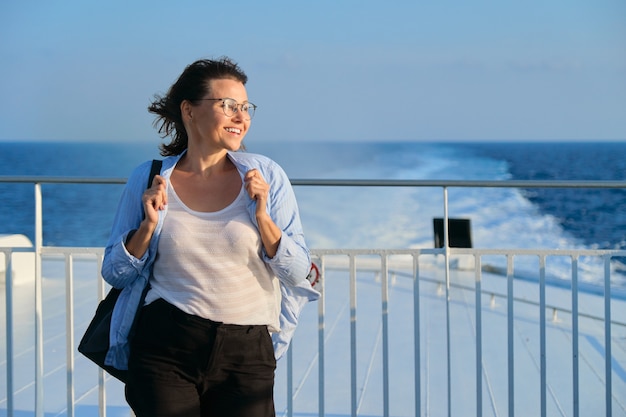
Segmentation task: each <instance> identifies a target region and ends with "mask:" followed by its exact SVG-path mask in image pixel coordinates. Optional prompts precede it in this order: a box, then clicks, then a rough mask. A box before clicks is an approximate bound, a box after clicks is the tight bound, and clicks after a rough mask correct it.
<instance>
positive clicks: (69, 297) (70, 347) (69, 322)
mask: <svg viewBox="0 0 626 417" xmlns="http://www.w3.org/2000/svg"><path fill="white" fill-rule="evenodd" d="M72 261H73V256H72V254H66V255H65V335H66V340H65V346H66V361H67V417H74V270H73V262H72Z"/></svg>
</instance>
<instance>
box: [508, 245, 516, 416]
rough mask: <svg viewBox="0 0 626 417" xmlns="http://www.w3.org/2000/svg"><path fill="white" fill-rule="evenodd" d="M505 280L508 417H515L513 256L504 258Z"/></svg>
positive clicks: (509, 255)
mask: <svg viewBox="0 0 626 417" xmlns="http://www.w3.org/2000/svg"><path fill="white" fill-rule="evenodd" d="M506 280H507V347H508V349H507V355H508V387H509V391H508V397H509V398H508V401H509V417H514V416H515V354H514V349H513V346H514V345H513V343H514V342H515V340H514V338H513V336H514V328H513V320H514V316H513V300H514V297H513V255H511V254H508V255H507V257H506Z"/></svg>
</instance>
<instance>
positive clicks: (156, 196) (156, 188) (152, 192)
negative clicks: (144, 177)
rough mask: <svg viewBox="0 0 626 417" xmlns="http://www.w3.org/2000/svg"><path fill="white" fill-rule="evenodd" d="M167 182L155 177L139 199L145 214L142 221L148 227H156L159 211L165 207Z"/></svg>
mask: <svg viewBox="0 0 626 417" xmlns="http://www.w3.org/2000/svg"><path fill="white" fill-rule="evenodd" d="M166 188H167V181H166V180H165V178H163V177H162V176H160V175H155V176H154V179H153V180H152V186H151V187H150V188H148V189H147V190H146V191H145V192H144V193H143V196H142V197H141V200H142V202H143V210H144V213H145V219H144V221H145V222H147V223H148V224H149V225H152V226H153V229H152V230H154V227H156V224H157V222H158V221H159V211H161V210H163V209H164V208H165V206H166V205H167V190H166Z"/></svg>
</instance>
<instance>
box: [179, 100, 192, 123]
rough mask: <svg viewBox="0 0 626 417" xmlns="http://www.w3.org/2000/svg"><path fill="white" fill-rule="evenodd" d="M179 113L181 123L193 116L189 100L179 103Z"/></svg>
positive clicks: (188, 120) (186, 121) (189, 120)
mask: <svg viewBox="0 0 626 417" xmlns="http://www.w3.org/2000/svg"><path fill="white" fill-rule="evenodd" d="M180 114H181V115H182V117H183V123H188V122H191V119H192V118H193V106H192V105H191V102H190V101H189V100H183V101H182V103H180Z"/></svg>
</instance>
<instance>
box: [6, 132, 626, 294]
mask: <svg viewBox="0 0 626 417" xmlns="http://www.w3.org/2000/svg"><path fill="white" fill-rule="evenodd" d="M246 147H247V151H248V152H255V153H261V154H265V155H267V156H269V157H271V158H272V159H274V160H275V161H277V162H278V163H279V164H280V165H281V166H282V167H283V168H284V169H285V171H286V172H287V174H288V175H289V177H290V178H292V179H441V180H459V179H474V180H624V173H625V172H626V159H625V158H624V157H623V155H624V153H625V152H626V143H615V142H607V143H599V142H588V143H579V142H576V143H565V142H558V143H518V142H515V143H495V142H488V143H487V142H485V143H423V142H417V143H410V142H391V141H390V142H380V143H352V142H350V143H348V142H346V143H341V142H339V143H334V142H320V143H302V142H293V143H278V142H266V143H255V142H254V141H249V142H248V143H246ZM158 157H159V153H158V142H155V143H145V142H142V143H106V144H105V143H50V142H40V143H38V142H22V143H9V142H4V143H2V142H0V160H1V163H0V176H31V175H44V176H55V177H56V176H63V177H83V176H87V177H105V178H126V177H127V176H128V175H129V174H130V172H131V170H132V169H133V168H134V167H135V166H136V165H138V164H139V163H141V162H143V161H145V160H148V159H153V158H158ZM42 190H43V206H44V217H43V222H44V229H43V240H44V245H57V246H104V245H105V244H106V241H107V239H108V235H109V230H110V227H111V223H112V220H113V216H114V212H115V208H116V206H117V202H118V199H119V196H120V193H121V190H122V185H70V184H44V185H43V186H42ZM295 190H296V195H297V197H298V202H299V206H300V211H301V217H302V222H303V226H304V230H305V234H306V236H307V240H308V243H309V246H310V247H312V248H320V249H322V248H428V247H433V246H434V243H433V231H432V219H433V218H435V217H442V216H443V192H442V190H441V189H439V188H409V187H389V188H385V187H321V186H300V187H296V189H295ZM0 195H2V196H3V199H2V200H3V201H2V210H0V234H24V235H26V236H28V237H29V238H31V240H32V239H33V238H34V226H33V224H34V198H33V195H34V191H33V186H32V185H31V184H14V183H13V184H7V183H0ZM449 202H450V209H449V210H450V212H449V215H450V217H464V218H470V219H471V222H472V241H473V245H474V247H479V248H497V247H505V248H559V249H566V248H591V249H624V248H626V190H623V189H619V190H615V189H613V190H611V189H589V190H586V189H582V190H581V189H575V190H573V189H528V190H523V189H507V188H494V189H474V188H456V189H455V188H451V189H449ZM617 263H618V264H619V262H617ZM618 269H619V267H618ZM620 285H622V284H620Z"/></svg>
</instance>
